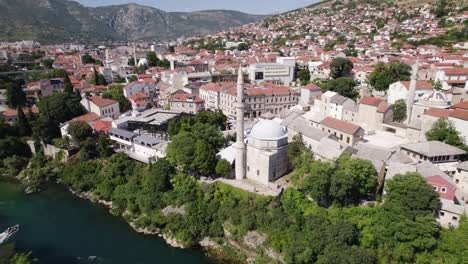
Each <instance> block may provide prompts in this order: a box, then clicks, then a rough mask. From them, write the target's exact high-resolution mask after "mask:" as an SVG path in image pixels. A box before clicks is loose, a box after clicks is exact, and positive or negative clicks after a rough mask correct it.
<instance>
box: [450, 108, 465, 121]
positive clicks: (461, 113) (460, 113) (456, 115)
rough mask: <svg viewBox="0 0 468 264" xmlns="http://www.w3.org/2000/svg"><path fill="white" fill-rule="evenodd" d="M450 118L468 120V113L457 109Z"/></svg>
mask: <svg viewBox="0 0 468 264" xmlns="http://www.w3.org/2000/svg"><path fill="white" fill-rule="evenodd" d="M450 117H453V118H458V119H462V120H468V111H466V110H460V109H455V110H453V112H451V113H450Z"/></svg>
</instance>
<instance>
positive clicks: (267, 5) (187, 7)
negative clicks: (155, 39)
mask: <svg viewBox="0 0 468 264" xmlns="http://www.w3.org/2000/svg"><path fill="white" fill-rule="evenodd" d="M76 1H78V2H80V3H82V4H84V5H86V6H103V5H112V4H115V5H117V4H124V3H138V4H142V5H148V6H154V7H157V8H159V9H162V10H165V11H195V10H207V9H230V10H239V11H242V12H247V13H251V14H272V13H277V12H284V11H289V10H292V9H296V8H299V7H304V6H307V5H310V4H312V3H315V2H317V1H318V0H76Z"/></svg>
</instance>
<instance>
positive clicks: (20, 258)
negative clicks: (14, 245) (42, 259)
mask: <svg viewBox="0 0 468 264" xmlns="http://www.w3.org/2000/svg"><path fill="white" fill-rule="evenodd" d="M35 262H37V259H35V258H34V257H33V256H32V253H31V252H29V253H18V254H15V255H14V256H13V258H12V259H11V260H10V264H32V263H35Z"/></svg>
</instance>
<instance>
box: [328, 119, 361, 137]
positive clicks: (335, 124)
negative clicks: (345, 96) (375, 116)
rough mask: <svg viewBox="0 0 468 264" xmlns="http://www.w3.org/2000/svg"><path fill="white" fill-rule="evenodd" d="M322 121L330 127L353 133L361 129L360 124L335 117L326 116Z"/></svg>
mask: <svg viewBox="0 0 468 264" xmlns="http://www.w3.org/2000/svg"><path fill="white" fill-rule="evenodd" d="M320 123H321V124H322V125H324V126H327V127H329V128H333V129H336V130H339V131H342V132H345V133H347V134H351V135H354V134H356V133H357V132H358V131H359V129H361V127H360V126H358V125H355V124H352V123H349V122H346V121H342V120H339V119H335V118H333V117H326V118H325V119H323V120H322V122H320Z"/></svg>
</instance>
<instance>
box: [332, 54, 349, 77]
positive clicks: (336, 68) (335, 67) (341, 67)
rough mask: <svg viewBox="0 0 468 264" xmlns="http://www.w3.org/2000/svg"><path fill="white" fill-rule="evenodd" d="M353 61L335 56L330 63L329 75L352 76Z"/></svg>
mask: <svg viewBox="0 0 468 264" xmlns="http://www.w3.org/2000/svg"><path fill="white" fill-rule="evenodd" d="M352 70H353V62H352V61H350V60H349V59H346V58H336V59H334V60H333V61H332V62H331V64H330V77H332V78H333V79H338V78H341V77H352V75H351V74H352V73H351V72H352Z"/></svg>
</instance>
